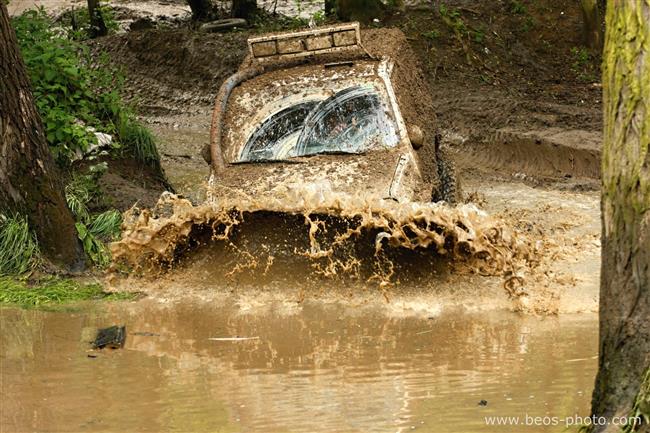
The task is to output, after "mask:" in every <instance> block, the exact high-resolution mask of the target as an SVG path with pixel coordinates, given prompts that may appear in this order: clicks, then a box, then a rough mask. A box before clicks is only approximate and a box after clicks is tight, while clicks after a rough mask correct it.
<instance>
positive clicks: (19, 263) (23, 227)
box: [0, 214, 39, 276]
mask: <svg viewBox="0 0 650 433" xmlns="http://www.w3.org/2000/svg"><path fill="white" fill-rule="evenodd" d="M38 255H39V251H38V243H37V242H36V237H35V236H34V234H33V233H32V232H31V231H30V230H29V224H28V223H27V220H26V219H25V218H24V217H22V216H19V215H18V216H15V217H7V216H5V215H2V214H0V276H2V275H11V274H22V273H25V272H27V271H29V270H30V269H32V268H33V267H34V265H35V264H36V263H37V261H38Z"/></svg>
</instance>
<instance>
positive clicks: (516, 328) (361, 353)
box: [0, 299, 598, 432]
mask: <svg viewBox="0 0 650 433" xmlns="http://www.w3.org/2000/svg"><path fill="white" fill-rule="evenodd" d="M0 323H1V325H2V327H1V332H0V343H1V345H0V347H1V349H0V356H1V357H0V361H1V363H2V374H1V379H2V397H1V403H2V413H1V415H0V422H1V425H2V431H6V432H14V431H39V432H44V431H61V432H63V431H65V432H79V431H119V432H125V431H150V432H161V431H183V432H203V431H211V432H216V431H220V432H230V431H233V432H234V431H242V432H321V431H322V432H401V431H422V432H467V431H486V432H487V431H500V432H501V431H512V432H514V431H517V432H521V431H531V432H532V431H534V432H540V431H549V432H550V431H553V432H560V431H564V423H563V422H562V424H561V425H559V426H554V427H539V426H528V427H527V426H525V425H509V426H500V427H498V428H497V427H490V426H488V425H486V417H490V416H515V417H521V419H522V420H524V419H525V417H526V416H555V417H560V418H561V419H564V417H569V416H575V415H576V414H577V415H580V416H586V415H587V414H588V407H589V400H590V395H591V390H592V383H593V380H594V375H595V372H596V363H597V360H596V353H597V329H598V326H597V318H596V316H595V315H593V314H581V315H562V316H559V317H557V316H556V317H544V318H539V317H533V316H522V315H515V314H512V313H506V312H491V313H486V312H482V313H480V314H477V313H469V312H460V311H451V310H449V311H445V312H444V313H442V314H411V315H409V314H403V313H400V314H397V313H391V312H390V311H388V310H386V309H382V308H377V307H376V306H366V307H363V306H356V307H354V308H352V307H350V306H349V305H346V304H345V303H343V302H338V303H336V302H334V303H324V302H317V301H309V300H307V301H305V302H303V303H302V304H296V303H295V302H294V303H291V302H275V303H265V304H264V305H262V306H259V307H255V308H244V307H242V305H241V303H235V302H231V301H228V300H227V299H221V300H220V301H219V302H205V301H202V302H196V301H189V300H187V299H186V300H185V301H179V302H164V301H161V300H157V301H154V300H151V299H145V300H141V301H138V302H130V303H129V302H127V303H104V304H84V305H82V306H80V307H77V308H75V309H72V310H68V311H49V312H48V311H36V310H20V309H12V308H4V309H2V310H1V316H0ZM113 324H124V325H126V327H127V334H128V336H127V340H126V345H125V347H124V349H120V350H115V351H110V350H104V351H100V352H90V345H89V343H88V341H89V340H90V339H91V338H92V336H93V332H94V330H95V329H96V328H97V327H103V326H108V325H113ZM224 337H225V338H230V337H252V339H248V340H241V341H220V340H212V339H211V338H224ZM89 354H91V355H96V357H94V358H93V357H89ZM481 400H485V401H487V405H485V406H483V405H479V402H480V401H481ZM522 422H523V421H522Z"/></svg>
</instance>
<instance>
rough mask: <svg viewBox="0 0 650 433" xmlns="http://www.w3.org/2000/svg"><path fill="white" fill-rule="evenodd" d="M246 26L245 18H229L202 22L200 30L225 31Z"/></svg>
mask: <svg viewBox="0 0 650 433" xmlns="http://www.w3.org/2000/svg"><path fill="white" fill-rule="evenodd" d="M244 26H246V20H245V19H243V18H227V19H224V20H216V21H210V22H209V23H205V24H201V27H199V30H201V31H204V32H223V31H225V30H230V29H233V28H235V27H244Z"/></svg>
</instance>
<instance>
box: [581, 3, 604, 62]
mask: <svg viewBox="0 0 650 433" xmlns="http://www.w3.org/2000/svg"><path fill="white" fill-rule="evenodd" d="M580 7H581V9H582V33H583V35H582V38H583V41H584V44H585V45H586V46H587V47H588V48H591V49H592V50H597V51H600V50H601V49H602V47H603V30H602V26H601V23H600V11H599V8H598V2H597V0H580Z"/></svg>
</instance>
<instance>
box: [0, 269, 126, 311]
mask: <svg viewBox="0 0 650 433" xmlns="http://www.w3.org/2000/svg"><path fill="white" fill-rule="evenodd" d="M137 296H138V295H137V294H136V293H108V292H105V291H104V289H103V288H102V286H101V285H100V284H81V283H79V282H77V281H75V280H71V279H66V278H49V279H47V280H43V281H41V282H40V283H39V284H38V285H33V286H31V285H28V284H26V283H25V282H23V281H20V280H16V279H15V278H11V277H0V304H10V305H18V306H21V307H25V308H30V307H41V306H48V305H56V304H64V303H68V302H75V301H85V300H93V299H95V300H96V299H104V300H111V301H119V300H131V299H135V298H137Z"/></svg>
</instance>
